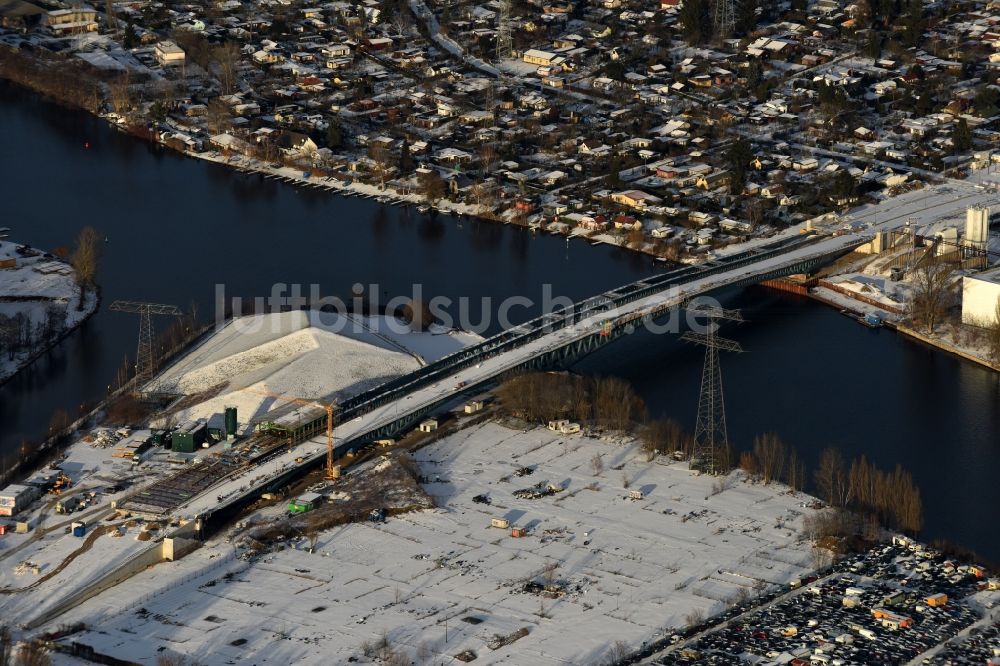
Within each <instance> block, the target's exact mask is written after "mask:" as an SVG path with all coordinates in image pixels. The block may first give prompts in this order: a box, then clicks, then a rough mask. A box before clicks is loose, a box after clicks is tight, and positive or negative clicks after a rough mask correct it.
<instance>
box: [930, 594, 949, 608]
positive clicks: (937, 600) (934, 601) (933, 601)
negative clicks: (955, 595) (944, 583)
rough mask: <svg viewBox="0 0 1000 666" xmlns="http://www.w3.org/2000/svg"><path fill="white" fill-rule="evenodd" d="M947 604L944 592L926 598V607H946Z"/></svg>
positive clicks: (946, 596)
mask: <svg viewBox="0 0 1000 666" xmlns="http://www.w3.org/2000/svg"><path fill="white" fill-rule="evenodd" d="M947 604H948V595H947V594H945V593H944V592H939V593H937V594H932V595H931V596H929V597H927V605H928V606H934V607H940V606H946V605H947Z"/></svg>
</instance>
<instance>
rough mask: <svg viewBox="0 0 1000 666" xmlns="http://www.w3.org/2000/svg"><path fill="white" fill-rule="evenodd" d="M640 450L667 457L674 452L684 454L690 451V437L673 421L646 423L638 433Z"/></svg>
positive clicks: (661, 420) (660, 420)
mask: <svg viewBox="0 0 1000 666" xmlns="http://www.w3.org/2000/svg"><path fill="white" fill-rule="evenodd" d="M639 438H640V440H641V441H642V448H643V449H644V450H646V451H647V452H649V453H651V454H654V455H669V454H671V453H673V452H674V451H682V452H684V453H686V454H688V453H690V450H691V436H690V435H689V434H688V433H687V432H685V430H684V427H683V426H682V425H681V424H680V423H678V422H677V421H675V420H674V419H669V418H667V419H657V420H655V421H650V422H649V423H647V424H646V425H645V426H644V427H643V428H642V430H641V431H640V433H639Z"/></svg>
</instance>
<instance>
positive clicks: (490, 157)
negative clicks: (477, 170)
mask: <svg viewBox="0 0 1000 666" xmlns="http://www.w3.org/2000/svg"><path fill="white" fill-rule="evenodd" d="M488 110H489V109H487V111H488ZM497 161H498V153H497V149H496V146H494V145H493V144H492V143H484V144H483V145H481V146H479V166H480V167H481V168H482V171H483V173H486V174H490V173H493V172H494V171H496V168H497Z"/></svg>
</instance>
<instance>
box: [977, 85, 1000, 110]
mask: <svg viewBox="0 0 1000 666" xmlns="http://www.w3.org/2000/svg"><path fill="white" fill-rule="evenodd" d="M972 107H973V108H974V109H975V110H976V113H978V114H979V115H980V116H982V117H984V118H988V117H990V116H994V115H996V113H997V111H998V110H1000V109H998V107H1000V92H998V91H997V89H996V88H995V87H993V86H990V85H986V86H980V87H979V88H978V89H977V90H976V96H975V97H974V98H973V99H972Z"/></svg>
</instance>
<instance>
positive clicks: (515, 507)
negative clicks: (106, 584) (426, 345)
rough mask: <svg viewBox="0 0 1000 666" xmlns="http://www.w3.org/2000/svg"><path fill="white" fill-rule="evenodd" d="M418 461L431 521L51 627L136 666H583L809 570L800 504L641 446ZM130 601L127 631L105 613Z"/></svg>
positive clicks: (188, 582) (344, 529) (140, 586)
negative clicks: (467, 661)
mask: <svg viewBox="0 0 1000 666" xmlns="http://www.w3.org/2000/svg"><path fill="white" fill-rule="evenodd" d="M595 456H600V458H601V461H602V462H601V464H600V465H599V466H598V465H596V464H595V463H594V459H595ZM414 457H415V459H416V461H417V463H418V465H419V470H420V474H421V476H422V477H423V480H424V482H425V483H424V488H425V490H426V491H427V492H428V493H429V494H430V495H431V496H432V497H434V499H435V501H436V503H437V505H438V508H435V509H430V510H425V511H417V512H413V513H408V514H404V515H401V516H397V517H394V518H390V519H389V520H388V521H387V522H385V523H370V522H363V523H355V524H350V525H344V526H340V527H336V528H333V529H330V530H327V531H324V532H322V533H321V534H320V535H319V536H318V538H317V539H316V542H315V544H313V552H311V553H310V552H309V546H310V544H309V542H308V539H306V538H305V537H300V538H294V539H292V540H289V541H286V542H285V544H286V547H285V548H284V549H282V550H279V551H277V552H272V553H268V554H265V555H263V556H260V557H258V558H256V559H254V560H251V561H250V562H249V563H244V562H242V561H241V560H239V559H232V558H233V556H234V553H233V550H232V548H233V546H232V545H230V544H228V543H224V542H222V541H216V542H211V543H209V544H207V545H206V547H205V548H203V549H202V550H200V551H198V552H196V553H194V554H192V555H190V556H188V557H187V558H185V559H183V560H181V561H180V562H177V563H173V564H164V565H159V566H157V567H155V568H154V569H153V570H151V571H149V572H145V573H142V574H140V575H139V576H137V577H135V578H133V579H132V580H130V581H128V582H127V583H125V584H123V585H121V586H119V587H118V588H115V589H113V590H111V591H109V592H106V593H104V594H102V595H100V596H98V597H96V598H95V599H92V600H90V601H88V602H86V603H85V604H83V605H81V606H80V607H78V608H77V609H75V610H73V611H71V612H70V613H68V614H66V615H65V616H63V617H62V618H60V622H63V623H65V622H70V621H75V620H81V621H84V622H92V621H93V620H94V619H95V618H100V627H101V629H100V632H99V633H98V632H86V633H84V634H82V635H79V636H77V637H76V640H80V641H81V642H84V643H87V644H91V645H93V646H94V647H95V648H96V649H98V650H99V651H105V650H106V651H108V652H110V653H111V654H114V655H115V656H117V657H119V658H125V659H131V660H135V661H138V662H139V663H152V662H153V659H154V655H155V654H157V649H158V648H160V647H163V648H164V649H165V650H172V651H176V652H181V653H184V654H188V655H191V656H192V657H194V658H195V659H200V660H209V661H211V662H212V663H224V662H227V663H237V662H243V661H246V662H248V663H251V662H252V663H274V662H275V661H276V660H277V661H280V662H281V663H292V662H295V663H317V664H319V663H346V662H347V661H348V660H349V659H350V658H351V657H357V658H358V660H359V661H360V662H361V663H366V662H368V661H369V660H368V659H367V658H366V657H364V656H363V652H364V649H363V646H364V645H365V644H371V643H375V642H376V641H378V640H379V639H380V638H381V637H382V636H386V637H387V638H388V640H389V642H390V643H391V644H392V645H393V646H394V648H395V649H397V650H400V651H403V652H405V653H406V654H407V656H408V657H409V658H411V659H413V660H414V661H415V662H417V663H439V662H442V661H447V663H455V662H452V661H450V659H447V660H446V658H451V657H454V655H457V654H460V653H463V652H465V651H470V652H471V653H474V654H475V655H476V656H477V657H476V660H475V663H477V664H491V663H509V664H518V665H529V664H566V663H573V664H589V663H596V662H599V661H600V660H601V659H603V658H604V656H605V655H606V653H607V651H608V648H609V647H610V646H611V644H612V643H614V642H615V641H617V640H622V641H625V642H627V643H628V644H629V645H631V646H638V645H639V644H641V643H642V642H643V641H646V640H650V639H652V638H654V637H655V636H657V635H662V632H663V631H665V630H667V629H668V628H670V627H679V626H683V625H684V624H686V623H687V622H688V621H689V619H690V618H692V617H694V616H696V615H698V614H701V613H704V614H711V613H714V612H718V611H720V610H721V609H722V608H723V607H724V606H725V604H726V603H727V602H728V601H730V600H732V599H734V598H736V597H737V595H739V594H741V592H740V591H741V590H752V589H753V588H754V587H758V586H760V585H763V584H767V583H786V582H787V581H789V580H791V579H793V578H796V577H798V576H800V575H802V574H803V573H804V572H806V571H807V570H809V569H811V568H812V561H811V548H810V546H809V544H808V542H806V541H804V540H801V539H800V537H799V531H800V527H801V519H802V516H803V514H804V513H805V512H807V511H809V510H808V509H806V508H804V507H803V505H804V504H806V503H808V502H810V501H811V498H809V497H808V496H805V495H802V494H792V493H788V492H787V490H786V489H785V488H783V487H781V486H762V485H751V484H746V483H743V482H742V481H739V480H735V479H734V480H732V481H731V482H730V483H727V484H720V483H719V480H718V479H715V478H712V477H704V476H701V477H699V476H696V475H694V474H693V473H692V472H690V471H689V470H688V469H687V467H686V465H684V464H681V463H674V464H660V463H658V462H647V461H646V459H645V455H644V453H643V452H642V451H640V450H639V447H638V445H636V444H613V443H609V442H606V441H601V440H597V439H592V438H586V437H582V436H572V437H566V436H562V435H558V434H555V433H552V432H549V431H547V430H542V429H535V430H531V431H528V432H518V431H513V430H509V429H507V428H504V427H502V426H500V425H498V424H496V423H488V424H485V425H481V426H478V427H474V428H470V429H467V430H463V431H461V432H458V433H456V434H454V435H451V436H448V437H445V438H443V439H441V440H440V441H438V442H436V443H434V444H431V445H429V446H427V447H425V448H423V449H421V450H419V451H417V452H416V454H415V456H414ZM597 467H600V468H601V470H600V472H599V473H595V470H596V469H597ZM626 479H627V480H628V488H625V487H624V486H625V480H626ZM539 484H541V485H540V486H539ZM550 485H551V487H552V488H553V491H552V492H551V493H547V494H543V495H542V496H541V497H538V498H536V499H518V498H516V497H515V496H514V492H515V491H517V490H519V489H524V488H531V487H542V488H546V489H548V488H550ZM723 487H724V489H722V490H721V492H717V491H719V490H720V488H723ZM556 489H558V490H556ZM634 490H638V491H641V493H642V497H641V498H638V495H637V494H636V495H635V496H631V497H630V491H634ZM473 498H476V500H474V499H473ZM332 501H350V500H349V499H343V498H341V499H340V500H332ZM270 512H271V513H270V518H271V519H275V516H274V510H273V509H271V510H270ZM265 513H266V512H265ZM261 517H265V516H261ZM258 519H259V518H258ZM493 519H499V520H506V521H507V523H508V525H509V527H507V528H503V529H501V528H496V527H491V522H492V521H493ZM501 524H502V523H501ZM514 526H517V527H523V528H525V529H526V530H527V535H526V536H524V537H520V538H515V537H513V536H512V535H511V529H510V528H511V527H514ZM237 542H238V540H237ZM220 557H222V558H229V559H231V563H232V567H234V568H235V569H238V573H235V574H232V575H225V573H226V572H227V571H229V569H230V567H229V566H228V565H227V566H226V567H219V566H218V565H217V564H216V563H217V562H218V561H219V558H220ZM227 561H228V560H227ZM208 567H216V569H215V571H216V573H214V574H211V575H209V574H207V573H206V572H207V570H208V569H207V568H208ZM140 593H141V594H142V595H143V601H142V604H141V609H142V612H141V613H139V612H127V613H114V612H111V609H114V608H117V607H125V606H132V605H134V604H133V603H132V602H130V600H132V599H134V598H135V596H136V594H140ZM207 617H213V618H215V621H209V622H206V621H205V618H207ZM428 655H429V657H428ZM428 658H429V659H431V661H426V659H428Z"/></svg>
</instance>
